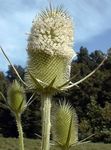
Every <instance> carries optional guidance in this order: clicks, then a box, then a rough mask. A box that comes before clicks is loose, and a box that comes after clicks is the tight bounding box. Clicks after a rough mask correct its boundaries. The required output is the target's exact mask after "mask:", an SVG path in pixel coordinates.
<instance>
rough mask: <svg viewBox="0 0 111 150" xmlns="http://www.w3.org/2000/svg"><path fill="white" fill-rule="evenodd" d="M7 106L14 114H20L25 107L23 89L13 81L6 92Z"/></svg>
mask: <svg viewBox="0 0 111 150" xmlns="http://www.w3.org/2000/svg"><path fill="white" fill-rule="evenodd" d="M7 96H8V102H7V103H8V105H9V107H10V108H11V110H12V111H13V112H14V113H15V114H21V113H22V112H23V111H24V109H25V107H26V96H25V91H24V88H23V87H22V86H21V85H20V84H19V83H18V82H17V81H16V80H15V81H13V83H12V84H11V85H10V87H9V89H8V92H7Z"/></svg>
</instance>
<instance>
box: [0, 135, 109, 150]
mask: <svg viewBox="0 0 111 150" xmlns="http://www.w3.org/2000/svg"><path fill="white" fill-rule="evenodd" d="M0 150H19V149H18V141H17V139H15V138H2V137H0ZM25 150H40V141H39V140H32V139H25ZM51 150H57V148H56V149H54V148H53V147H52V148H51ZM71 150H111V144H103V143H98V144H97V143H88V144H84V145H80V146H77V147H73V148H72V149H71Z"/></svg>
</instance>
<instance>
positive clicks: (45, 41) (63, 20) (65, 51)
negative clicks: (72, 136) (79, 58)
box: [26, 8, 76, 87]
mask: <svg viewBox="0 0 111 150" xmlns="http://www.w3.org/2000/svg"><path fill="white" fill-rule="evenodd" d="M72 47H73V25H72V21H71V18H70V16H69V15H68V14H67V13H66V12H65V11H64V10H63V9H61V8H56V9H55V8H53V9H46V10H45V11H42V13H41V14H39V16H38V17H37V18H36V19H35V20H34V22H33V26H32V29H31V34H30V36H29V38H28V49H27V52H28V57H29V60H28V69H29V70H30V72H31V73H32V74H33V75H34V77H35V78H38V79H40V80H41V81H43V82H45V83H47V84H49V83H50V82H51V81H52V80H53V79H54V78H55V77H56V81H55V83H54V87H57V86H60V85H61V84H63V83H64V82H66V81H67V80H68V79H69V72H68V70H69V69H68V66H70V63H71V61H72V58H73V57H74V56H76V53H75V52H74V50H73V49H72ZM26 79H27V82H28V83H29V85H30V86H31V87H33V84H32V82H31V80H30V77H29V76H28V75H27V78H26Z"/></svg>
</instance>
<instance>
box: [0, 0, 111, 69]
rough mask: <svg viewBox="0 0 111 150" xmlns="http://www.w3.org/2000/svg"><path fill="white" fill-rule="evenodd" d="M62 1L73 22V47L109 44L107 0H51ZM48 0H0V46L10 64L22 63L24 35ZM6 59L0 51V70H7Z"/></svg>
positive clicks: (110, 19)
mask: <svg viewBox="0 0 111 150" xmlns="http://www.w3.org/2000/svg"><path fill="white" fill-rule="evenodd" d="M53 4H54V5H58V4H63V5H64V7H65V8H66V9H67V10H68V11H69V13H70V14H71V16H72V18H73V22H74V30H75V32H74V37H75V41H74V43H75V44H74V49H75V50H76V51H78V50H79V48H80V46H84V47H87V48H88V49H89V50H90V51H94V50H96V49H100V50H102V51H104V52H106V51H107V49H108V48H110V47H111V0H101V1H100V0H67V1H65V0H53ZM47 5H48V0H0V45H1V46H2V47H3V49H4V50H5V52H6V53H7V55H8V57H9V58H10V59H11V61H12V63H13V64H17V65H18V64H20V65H22V66H25V65H26V60H27V54H26V48H27V35H26V33H27V32H29V31H30V27H31V24H32V20H33V19H34V17H35V15H36V14H38V13H39V12H40V10H41V9H43V8H45V7H47ZM7 65H8V63H7V61H6V60H5V59H4V58H3V56H2V53H0V70H3V71H6V70H7Z"/></svg>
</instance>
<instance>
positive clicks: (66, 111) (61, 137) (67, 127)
mask: <svg viewBox="0 0 111 150" xmlns="http://www.w3.org/2000/svg"><path fill="white" fill-rule="evenodd" d="M52 137H53V141H55V142H56V143H57V144H58V146H60V147H61V149H64V150H68V149H69V148H70V147H71V146H72V145H76V144H77V143H78V119H77V115H76V111H75V110H74V108H72V106H71V105H70V104H69V103H66V102H64V103H63V104H61V105H60V106H59V107H57V108H56V110H55V111H53V113H52Z"/></svg>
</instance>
